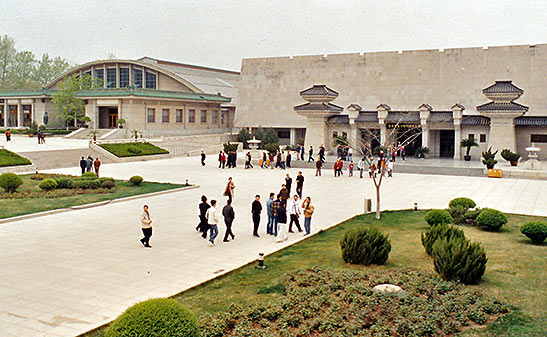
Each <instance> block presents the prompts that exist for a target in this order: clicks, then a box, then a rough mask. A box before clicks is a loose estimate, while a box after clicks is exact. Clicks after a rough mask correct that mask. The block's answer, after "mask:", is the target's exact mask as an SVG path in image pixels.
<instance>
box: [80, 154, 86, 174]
mask: <svg viewBox="0 0 547 337" xmlns="http://www.w3.org/2000/svg"><path fill="white" fill-rule="evenodd" d="M86 167H87V161H86V160H85V158H84V157H83V156H82V159H80V168H81V169H82V175H83V174H84V173H85V168H86Z"/></svg>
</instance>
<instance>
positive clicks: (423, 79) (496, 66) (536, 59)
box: [235, 44, 547, 127]
mask: <svg viewBox="0 0 547 337" xmlns="http://www.w3.org/2000/svg"><path fill="white" fill-rule="evenodd" d="M546 72H547V45H546V44H542V45H537V46H535V47H532V46H527V45H523V46H504V47H490V48H488V49H483V48H458V49H445V50H444V51H439V50H417V51H403V52H402V53H398V52H378V53H364V54H362V55H361V54H358V53H356V54H336V55H328V56H326V57H324V56H322V55H314V56H296V57H293V58H289V57H274V58H257V59H244V60H243V62H242V66H241V81H240V85H239V96H238V102H239V103H238V104H239V105H238V107H237V111H236V119H235V126H236V127H253V126H257V125H261V126H263V127H306V118H305V117H302V116H299V115H297V114H296V113H295V112H294V110H293V107H294V106H295V105H297V104H301V103H304V101H303V100H302V98H301V97H300V96H299V94H298V93H299V91H301V90H303V89H306V88H308V87H310V86H311V85H313V84H326V85H327V86H329V87H330V88H332V89H334V90H336V91H338V92H339V93H340V96H339V97H338V98H337V99H336V100H335V101H334V102H333V103H335V104H338V105H341V106H344V107H346V106H348V105H349V104H351V103H358V104H360V105H361V106H362V107H363V109H365V110H375V109H376V106H377V105H378V104H380V103H387V104H389V105H390V106H391V107H392V108H393V109H394V110H417V108H418V106H419V105H421V104H422V103H428V104H430V105H431V106H433V108H434V109H435V110H450V107H451V106H452V105H453V104H454V103H461V104H463V105H464V106H465V108H466V112H467V113H475V107H476V106H477V105H480V104H483V103H486V102H488V100H487V99H486V98H485V97H484V96H483V94H482V92H481V90H482V89H484V88H486V87H487V86H489V85H491V84H493V83H494V81H496V80H512V81H513V83H514V84H515V85H517V86H518V87H520V88H522V89H523V90H524V95H523V96H522V97H521V98H520V99H519V100H518V102H519V103H521V104H524V105H528V106H529V107H530V111H529V112H528V113H527V115H528V116H532V115H537V116H547V91H545V88H546V87H547V76H545V73H546Z"/></svg>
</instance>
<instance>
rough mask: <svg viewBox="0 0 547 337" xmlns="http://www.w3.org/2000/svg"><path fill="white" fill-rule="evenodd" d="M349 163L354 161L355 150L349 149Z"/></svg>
mask: <svg viewBox="0 0 547 337" xmlns="http://www.w3.org/2000/svg"><path fill="white" fill-rule="evenodd" d="M348 161H353V149H352V148H351V147H348Z"/></svg>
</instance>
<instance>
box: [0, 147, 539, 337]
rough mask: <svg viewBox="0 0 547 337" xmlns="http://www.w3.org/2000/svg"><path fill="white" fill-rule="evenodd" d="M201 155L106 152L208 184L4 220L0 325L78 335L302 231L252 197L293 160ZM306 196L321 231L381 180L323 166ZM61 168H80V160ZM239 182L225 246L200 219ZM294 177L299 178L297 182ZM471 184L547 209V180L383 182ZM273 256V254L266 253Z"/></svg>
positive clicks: (492, 202) (442, 187)
mask: <svg viewBox="0 0 547 337" xmlns="http://www.w3.org/2000/svg"><path fill="white" fill-rule="evenodd" d="M208 163H209V164H208V165H207V166H205V167H201V166H200V164H199V159H198V158H197V157H191V158H172V159H166V160H156V161H149V162H133V163H124V164H105V165H103V166H102V167H101V174H102V175H103V176H113V177H115V178H120V179H128V178H129V177H131V176H133V175H136V174H138V175H141V176H143V177H144V179H145V180H148V181H158V182H176V183H184V182H185V181H186V180H187V179H188V181H189V182H190V183H191V184H198V185H199V186H200V188H197V189H191V190H186V191H181V192H175V193H169V194H162V195H158V196H154V197H144V198H142V199H136V200H130V201H124V202H119V203H112V204H108V205H106V206H100V207H94V208H88V209H83V210H74V211H68V212H64V213H58V214H52V215H45V216H40V217H35V218H32V219H26V220H21V221H13V222H8V223H3V224H0V238H1V239H2V243H3V251H2V260H1V262H0V267H1V269H2V274H0V296H1V297H2V301H0V335H2V336H6V337H12V336H17V337H24V336H32V337H38V336H75V335H77V334H80V333H83V332H85V331H88V330H89V329H92V328H95V327H97V326H99V325H101V324H103V323H106V322H109V321H110V320H112V319H114V318H115V317H116V316H117V315H118V314H120V313H121V312H122V311H124V310H125V309H126V308H127V307H128V306H130V305H132V304H134V303H136V302H139V301H141V300H145V299H148V298H152V297H162V296H171V295H174V294H177V293H179V292H181V291H183V290H185V289H188V288H190V287H192V286H195V285H197V284H200V283H202V282H204V281H206V280H209V279H211V278H214V277H216V276H218V275H221V274H223V273H226V272H228V271H230V270H233V269H235V268H238V267H240V266H242V265H244V264H246V263H248V262H249V261H253V260H254V259H256V258H257V256H258V253H260V252H263V253H266V254H267V253H271V252H274V251H276V250H278V249H281V248H283V247H285V246H287V245H290V244H293V243H294V242H296V241H297V240H300V239H302V235H301V234H299V233H295V234H290V237H289V241H287V242H285V243H283V244H278V243H275V242H274V239H273V238H272V237H271V236H268V235H266V234H265V224H266V221H265V215H263V216H262V221H261V227H260V231H259V233H260V235H261V238H254V237H253V236H252V221H251V214H250V210H251V202H252V201H253V199H254V195H255V194H257V193H258V194H260V195H261V196H262V203H263V205H265V202H266V198H267V196H268V194H269V192H276V193H277V192H278V191H279V189H280V187H281V184H282V183H283V182H284V177H285V174H286V173H290V175H291V176H292V177H293V180H294V178H295V177H296V174H297V169H291V170H286V171H282V170H262V169H257V168H255V169H252V170H244V169H243V168H242V167H238V168H236V169H231V170H229V169H226V170H219V169H218V168H216V164H217V162H216V161H215V156H209V157H208ZM302 171H303V173H304V176H305V183H304V196H311V198H312V202H313V203H314V204H315V207H316V212H315V214H314V217H313V220H312V231H313V232H316V231H317V230H319V229H321V228H327V227H330V226H333V225H335V224H337V223H339V222H340V221H343V220H345V219H347V218H350V217H352V216H354V215H356V214H360V213H362V211H363V199H364V198H365V197H367V198H372V199H373V200H374V198H375V197H374V186H373V183H372V181H370V180H369V179H368V178H364V179H359V178H358V176H355V177H353V178H348V177H347V176H345V175H344V176H343V177H341V178H334V177H333V175H332V171H331V170H323V177H315V176H314V170H311V169H303V170H302ZM52 172H61V173H71V174H78V173H79V169H78V168H76V167H73V168H67V169H57V170H52ZM229 176H231V177H233V179H234V182H235V184H236V189H235V198H234V209H235V212H236V219H235V222H234V226H233V231H234V233H235V235H236V239H235V240H234V241H232V242H230V243H223V242H221V241H222V240H221V239H222V235H223V234H224V228H225V227H224V225H223V223H221V224H220V225H219V229H220V236H219V238H218V239H217V245H216V246H215V247H209V245H208V244H207V242H206V241H205V240H203V239H201V238H200V236H199V234H198V233H197V232H196V231H195V229H194V228H195V226H196V225H197V222H198V217H197V213H198V211H197V204H198V202H199V199H200V196H201V195H202V194H205V195H207V196H208V197H209V199H217V200H220V202H219V208H221V207H222V206H223V205H224V203H225V197H222V196H221V195H222V192H223V190H224V187H225V184H226V181H227V179H228V177H229ZM295 185H296V183H295V182H294V181H293V192H294V188H295V187H294V186H295ZM459 196H467V197H470V198H472V199H473V200H475V201H476V202H477V204H478V205H479V206H480V207H493V208H496V209H499V210H501V211H504V212H510V213H522V214H531V215H541V216H547V203H545V200H547V181H541V180H524V179H522V180H517V179H489V178H482V177H458V176H439V175H415V174H395V176H394V177H393V178H389V179H385V180H384V183H383V186H382V209H384V210H387V209H390V210H395V209H408V208H411V207H413V204H414V203H415V202H417V203H418V205H419V208H444V207H446V206H447V204H448V202H449V200H451V199H452V198H454V197H459ZM144 204H148V205H150V213H151V218H152V220H153V224H152V225H153V226H154V235H153V236H152V239H151V245H152V246H153V248H152V249H145V248H143V247H142V245H141V244H140V242H139V241H138V240H139V239H140V238H141V237H142V233H141V231H140V223H139V216H140V214H141V210H142V206H143V205H144ZM266 264H267V259H266Z"/></svg>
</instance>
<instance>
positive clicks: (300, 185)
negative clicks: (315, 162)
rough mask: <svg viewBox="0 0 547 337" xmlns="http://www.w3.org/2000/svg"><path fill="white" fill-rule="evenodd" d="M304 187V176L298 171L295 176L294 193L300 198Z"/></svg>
mask: <svg viewBox="0 0 547 337" xmlns="http://www.w3.org/2000/svg"><path fill="white" fill-rule="evenodd" d="M303 187H304V176H303V175H302V171H299V172H298V175H297V176H296V193H297V194H298V196H299V197H300V199H302V188H303Z"/></svg>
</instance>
